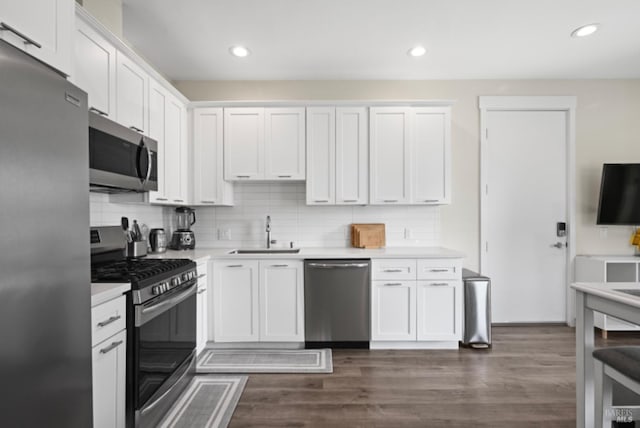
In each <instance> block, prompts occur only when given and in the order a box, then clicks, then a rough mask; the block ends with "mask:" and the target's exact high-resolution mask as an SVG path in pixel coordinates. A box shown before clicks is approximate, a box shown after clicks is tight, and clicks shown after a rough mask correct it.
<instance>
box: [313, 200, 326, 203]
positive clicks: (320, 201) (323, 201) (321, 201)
mask: <svg viewBox="0 0 640 428" xmlns="http://www.w3.org/2000/svg"><path fill="white" fill-rule="evenodd" d="M313 202H317V203H327V202H329V200H328V199H316V200H315V201H313Z"/></svg>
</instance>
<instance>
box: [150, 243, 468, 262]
mask: <svg viewBox="0 0 640 428" xmlns="http://www.w3.org/2000/svg"><path fill="white" fill-rule="evenodd" d="M235 249H237V248H197V249H195V250H184V251H174V250H168V251H167V252H165V253H161V254H149V255H148V256H147V257H150V258H163V259H180V258H183V259H184V258H186V259H191V260H194V261H196V262H202V261H204V260H207V259H357V258H363V259H378V258H379V259H394V258H395V259H404V258H427V259H428V258H454V259H459V258H464V257H465V255H464V253H461V252H460V251H455V250H451V249H448V248H443V247H386V248H378V249H365V248H351V247H342V248H340V247H334V248H324V247H318V248H316V247H309V248H301V249H300V252H299V253H295V254H291V253H278V254H264V253H261V254H229V252H230V251H233V250H235Z"/></svg>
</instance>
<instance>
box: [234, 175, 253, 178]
mask: <svg viewBox="0 0 640 428" xmlns="http://www.w3.org/2000/svg"><path fill="white" fill-rule="evenodd" d="M250 177H251V176H250V175H236V178H250Z"/></svg>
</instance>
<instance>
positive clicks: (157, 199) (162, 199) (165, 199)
mask: <svg viewBox="0 0 640 428" xmlns="http://www.w3.org/2000/svg"><path fill="white" fill-rule="evenodd" d="M168 200H169V199H167V198H156V201H168Z"/></svg>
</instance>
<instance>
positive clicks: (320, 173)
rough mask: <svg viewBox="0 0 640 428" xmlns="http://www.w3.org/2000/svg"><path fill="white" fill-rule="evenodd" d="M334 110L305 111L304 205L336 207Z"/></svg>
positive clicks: (322, 108) (323, 108)
mask: <svg viewBox="0 0 640 428" xmlns="http://www.w3.org/2000/svg"><path fill="white" fill-rule="evenodd" d="M335 113H336V112H335V108H333V107H308V108H307V183H306V186H307V205H329V204H335V202H336V194H335V183H336V181H335V175H336V174H335V171H336V162H335V156H336V126H335V117H336V114H335Z"/></svg>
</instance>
